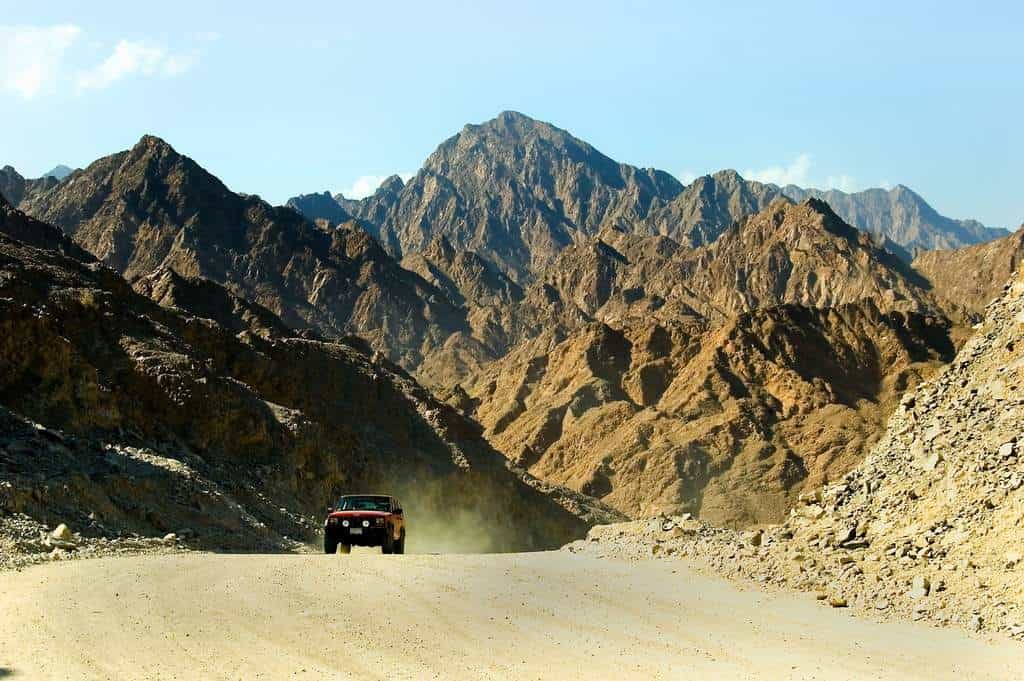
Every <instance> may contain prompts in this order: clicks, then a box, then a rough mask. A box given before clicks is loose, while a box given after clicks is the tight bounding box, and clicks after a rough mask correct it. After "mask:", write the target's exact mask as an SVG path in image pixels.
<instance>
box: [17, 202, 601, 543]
mask: <svg viewBox="0 0 1024 681" xmlns="http://www.w3.org/2000/svg"><path fill="white" fill-rule="evenodd" d="M13 215H14V216H15V218H19V217H21V218H23V216H22V215H21V214H20V213H16V212H15V213H13ZM9 224H10V218H9V216H8V220H7V221H5V223H4V225H5V228H4V229H5V230H6V229H7V225H9ZM31 225H33V226H35V227H38V228H40V229H48V230H49V232H50V234H49V236H45V235H44V237H43V238H39V239H36V241H37V242H40V241H42V240H44V239H47V238H57V239H59V238H61V237H60V234H59V232H58V231H57V230H55V229H53V228H49V227H48V226H46V225H44V224H42V223H37V222H33V223H31ZM24 231H25V228H22V233H24ZM140 288H141V289H142V290H145V291H147V292H148V293H150V294H151V295H153V296H154V297H155V298H157V299H158V300H160V301H161V302H162V303H164V304H167V305H170V304H174V305H189V306H191V305H193V303H196V302H198V309H199V311H200V314H203V315H205V314H206V313H207V312H208V311H212V312H213V314H214V315H215V316H217V317H218V318H219V319H220V320H221V323H218V322H216V321H214V320H213V319H209V318H206V317H205V316H199V315H197V314H195V312H194V311H189V310H184V309H180V308H177V307H163V306H160V305H158V304H157V303H156V302H153V301H152V300H150V299H149V298H146V297H144V296H142V295H140V294H139V293H137V292H135V291H133V290H132V288H131V287H130V286H129V285H128V283H127V282H125V280H124V279H122V278H121V277H120V276H119V275H118V274H117V273H116V272H114V271H113V270H111V269H109V268H107V267H105V266H103V265H101V264H100V263H97V262H88V263H84V262H81V261H79V260H75V259H72V258H68V257H66V256H64V255H61V254H59V253H58V252H56V251H52V250H40V249H36V248H33V247H31V246H28V245H26V244H25V243H23V242H21V241H17V240H14V239H12V238H11V237H10V236H9V235H8V233H6V231H5V232H4V233H0V366H2V367H3V371H2V372H0V516H2V518H0V526H2V527H4V528H7V530H11V531H8V532H6V534H4V538H3V540H2V543H3V544H4V549H5V551H7V550H18V551H19V552H33V551H34V552H37V553H38V552H41V551H43V550H44V549H45V550H47V551H49V550H50V549H52V548H53V542H52V541H51V539H52V538H49V539H47V540H46V541H45V542H42V543H40V540H39V536H38V535H37V534H36V532H35V529H34V528H41V527H42V526H43V525H46V526H49V527H51V528H52V527H53V526H54V525H56V524H57V523H58V522H63V523H66V524H67V525H69V526H70V527H71V528H73V529H74V530H76V531H78V532H79V533H80V539H81V541H86V540H88V538H90V537H91V538H92V539H91V540H90V541H94V542H95V541H100V539H101V538H104V537H105V538H117V537H124V536H128V535H130V534H138V535H145V536H155V537H162V536H163V535H164V534H165V533H168V532H172V533H177V534H178V536H179V537H186V538H188V539H189V541H190V543H191V544H192V545H195V546H201V547H208V548H237V549H243V550H262V549H282V548H290V547H292V546H293V543H292V540H295V539H299V540H314V539H315V537H316V531H317V529H318V527H317V525H316V523H315V522H314V521H315V519H316V516H317V515H318V514H319V513H320V512H321V511H322V509H323V507H324V506H325V505H326V504H327V503H328V502H329V501H330V499H331V498H333V497H334V496H335V495H337V494H339V493H342V492H344V491H363V490H380V491H387V492H393V493H396V494H398V495H400V496H402V497H403V501H404V502H405V504H406V508H407V509H408V511H409V514H410V517H411V518H413V519H415V520H414V521H413V522H415V524H416V525H417V533H416V535H415V536H416V538H417V540H418V541H419V543H418V544H416V545H417V546H418V547H419V549H420V550H431V549H433V550H436V549H440V548H459V547H462V548H469V549H485V550H494V549H511V548H531V547H533V548H536V547H542V546H552V545H557V544H558V543H559V542H561V541H564V540H565V539H566V538H567V537H571V536H572V535H574V534H579V533H582V532H583V531H584V530H585V527H586V525H587V523H588V519H589V518H595V519H596V518H597V517H600V516H602V515H604V516H606V517H607V515H608V514H607V513H606V512H604V511H603V510H602V509H600V508H599V507H598V506H594V505H591V504H590V502H589V501H588V500H587V499H585V498H583V497H581V496H579V495H574V494H573V493H571V492H568V491H567V490H557V489H554V488H551V487H550V486H548V485H544V484H543V483H540V482H538V481H536V480H534V479H532V478H530V477H529V476H525V475H524V474H521V473H517V472H515V471H514V470H512V469H511V468H510V467H509V466H508V463H507V461H506V460H505V459H504V457H502V456H501V455H500V454H498V453H497V452H495V451H494V450H493V449H492V448H491V447H490V446H489V445H488V444H487V443H486V442H485V441H484V440H483V439H482V438H481V437H480V431H479V427H478V426H477V425H476V424H474V423H472V422H470V421H468V420H466V419H465V418H463V417H462V416H460V415H459V414H458V413H456V412H455V411H454V410H453V409H451V408H450V407H448V406H446V405H444V404H441V403H438V402H436V401H435V400H434V399H433V398H432V397H431V396H430V394H429V393H427V392H426V391H425V390H423V389H422V388H420V387H419V386H418V385H417V384H416V383H415V382H414V381H413V380H411V379H410V378H409V377H408V376H407V375H406V374H404V372H402V371H401V370H399V369H398V368H397V367H395V366H394V365H392V364H391V363H389V362H388V361H387V360H384V359H383V358H377V359H373V358H371V356H370V354H369V353H368V351H367V350H365V349H362V348H361V347H359V346H358V345H349V344H344V343H340V344H339V343H324V342H320V341H316V340H309V339H303V338H298V337H294V336H287V335H285V334H284V333H283V330H284V327H283V325H282V324H281V322H280V321H279V320H276V319H274V318H273V316H272V315H271V314H270V313H269V312H268V311H266V310H259V309H257V308H254V307H253V306H251V305H247V304H244V303H242V302H239V301H235V299H233V298H231V297H230V294H227V293H226V292H222V293H219V294H218V293H217V292H216V288H217V287H216V285H215V284H211V283H208V282H207V283H201V282H196V281H195V280H190V279H185V278H180V277H179V278H176V277H175V276H174V275H173V274H171V273H168V272H164V273H157V274H154V275H153V277H152V278H150V279H149V280H143V282H142V284H141V285H140ZM197 294H199V295H197ZM232 301H233V302H232ZM225 305H226V306H225ZM259 329H264V330H266V329H272V330H274V331H275V333H264V334H259V333H257V332H254V330H255V331H258V330H259ZM275 336H276V337H275ZM591 514H595V515H591ZM12 528H13V530H12ZM26 528H27V529H26ZM183 529H184V530H185V531H184V532H180V531H179V530H183ZM66 539H67V538H65V539H59V541H61V542H63V543H62V544H60V546H58V548H60V547H61V546H63V547H65V548H73V543H72V545H71V546H67V541H65V540H66ZM410 541H411V542H414V540H413V538H410ZM40 555H41V554H40Z"/></svg>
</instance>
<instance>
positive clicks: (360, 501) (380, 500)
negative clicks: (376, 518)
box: [338, 497, 391, 511]
mask: <svg viewBox="0 0 1024 681" xmlns="http://www.w3.org/2000/svg"><path fill="white" fill-rule="evenodd" d="M338 510H339V511H390V510H391V499H389V498H388V497H342V498H341V501H339V502H338Z"/></svg>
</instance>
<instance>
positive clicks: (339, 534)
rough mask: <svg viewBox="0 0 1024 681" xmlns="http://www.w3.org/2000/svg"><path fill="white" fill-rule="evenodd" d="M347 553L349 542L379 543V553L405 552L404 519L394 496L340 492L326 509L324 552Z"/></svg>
mask: <svg viewBox="0 0 1024 681" xmlns="http://www.w3.org/2000/svg"><path fill="white" fill-rule="evenodd" d="M339 546H340V547H341V552H342V553H348V552H349V551H351V550H352V547H353V546H379V547H380V550H381V553H405V519H404V518H403V517H402V504H400V503H399V501H398V499H395V498H394V497H387V496H381V495H373V494H351V495H346V496H343V497H342V498H341V499H340V500H339V501H338V506H337V507H332V508H328V509H327V520H325V521H324V553H337V551H338V547H339Z"/></svg>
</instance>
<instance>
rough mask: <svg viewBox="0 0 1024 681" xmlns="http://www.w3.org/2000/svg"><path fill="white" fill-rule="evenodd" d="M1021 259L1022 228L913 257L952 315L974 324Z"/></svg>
mask: <svg viewBox="0 0 1024 681" xmlns="http://www.w3.org/2000/svg"><path fill="white" fill-rule="evenodd" d="M1021 262H1024V227H1021V229H1019V230H1017V231H1016V232H1015V233H1014V234H1009V235H1007V236H1004V237H1002V238H1000V239H996V240H994V241H989V242H988V243H985V244H979V245H977V246H969V247H966V248H958V249H955V250H942V251H928V252H925V253H921V254H920V255H918V256H917V258H915V259H914V269H915V270H917V271H918V272H920V273H921V274H922V275H924V276H925V277H926V278H927V279H928V281H929V282H931V284H932V286H933V287H934V289H935V294H936V296H937V297H938V298H939V299H940V301H941V302H942V305H943V307H944V308H945V309H946V310H947V311H948V314H949V315H950V316H951V317H954V318H957V319H960V320H963V321H966V322H968V323H974V322H977V321H980V320H981V319H982V318H983V316H984V312H985V307H986V306H987V305H988V304H989V303H990V302H992V301H993V300H994V299H995V298H997V297H999V295H1000V294H1002V291H1003V286H1004V285H1005V283H1006V282H1007V281H1008V280H1009V279H1010V277H1011V276H1012V275H1013V273H1014V272H1016V271H1017V270H1018V269H1019V268H1020V265H1021Z"/></svg>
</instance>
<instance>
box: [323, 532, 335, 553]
mask: <svg viewBox="0 0 1024 681" xmlns="http://www.w3.org/2000/svg"><path fill="white" fill-rule="evenodd" d="M337 552H338V540H337V539H331V538H330V537H328V536H327V535H324V553H328V554H333V553H337Z"/></svg>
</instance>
